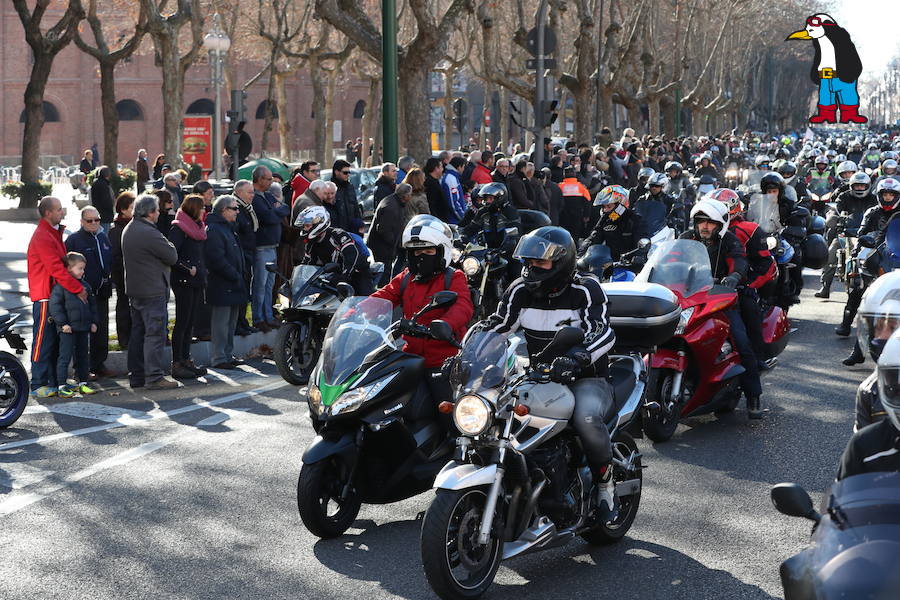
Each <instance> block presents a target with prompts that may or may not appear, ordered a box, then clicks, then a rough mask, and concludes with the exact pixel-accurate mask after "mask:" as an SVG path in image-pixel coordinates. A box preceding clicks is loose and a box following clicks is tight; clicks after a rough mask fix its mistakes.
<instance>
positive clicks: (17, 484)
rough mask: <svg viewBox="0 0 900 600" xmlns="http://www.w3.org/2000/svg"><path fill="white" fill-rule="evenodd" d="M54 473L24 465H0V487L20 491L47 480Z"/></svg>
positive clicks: (14, 463)
mask: <svg viewBox="0 0 900 600" xmlns="http://www.w3.org/2000/svg"><path fill="white" fill-rule="evenodd" d="M55 472H56V471H45V470H44V469H38V468H37V467H32V466H31V465H29V464H26V463H17V462H11V463H0V486H3V487H5V488H9V489H11V490H18V489H22V488H23V487H27V486H29V485H32V484H34V483H37V482H39V481H43V480H44V479H47V478H48V477H50V476H51V475H53V474H54V473H55Z"/></svg>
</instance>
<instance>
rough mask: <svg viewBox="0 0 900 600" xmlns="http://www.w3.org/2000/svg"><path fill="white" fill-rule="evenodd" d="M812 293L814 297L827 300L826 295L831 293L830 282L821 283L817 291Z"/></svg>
mask: <svg viewBox="0 0 900 600" xmlns="http://www.w3.org/2000/svg"><path fill="white" fill-rule="evenodd" d="M813 295H814V296H815V297H816V298H824V299H826V300H827V299H828V297H829V296H830V295H831V284H828V285H826V284H824V283H823V284H822V287H821V288H819V291H818V292H816V293H815V294H813Z"/></svg>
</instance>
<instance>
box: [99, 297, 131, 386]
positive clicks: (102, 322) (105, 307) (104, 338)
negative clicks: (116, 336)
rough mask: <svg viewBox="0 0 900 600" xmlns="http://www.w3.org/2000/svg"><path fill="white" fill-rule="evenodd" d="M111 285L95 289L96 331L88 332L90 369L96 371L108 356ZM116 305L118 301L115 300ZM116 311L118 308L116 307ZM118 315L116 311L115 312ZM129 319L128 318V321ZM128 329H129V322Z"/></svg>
mask: <svg viewBox="0 0 900 600" xmlns="http://www.w3.org/2000/svg"><path fill="white" fill-rule="evenodd" d="M110 295H112V285H111V284H109V283H107V284H106V285H101V286H100V289H98V290H97V295H96V296H95V299H96V301H97V331H96V332H95V333H92V334H90V356H91V359H90V369H91V372H93V373H96V372H97V371H100V370H101V369H103V367H104V364H103V363H105V362H106V357H107V356H109V297H110ZM117 306H118V302H117ZM117 311H118V308H117ZM116 316H117V317H118V312H116ZM130 320H131V319H130V318H129V321H130ZM129 329H131V327H130V324H129Z"/></svg>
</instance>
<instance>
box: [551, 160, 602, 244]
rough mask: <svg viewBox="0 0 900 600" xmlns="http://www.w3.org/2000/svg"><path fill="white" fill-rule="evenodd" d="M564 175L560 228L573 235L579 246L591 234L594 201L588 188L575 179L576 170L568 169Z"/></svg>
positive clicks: (561, 187) (561, 186)
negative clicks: (582, 239) (590, 220)
mask: <svg viewBox="0 0 900 600" xmlns="http://www.w3.org/2000/svg"><path fill="white" fill-rule="evenodd" d="M554 158H555V157H554ZM564 175H565V179H563V181H562V183H561V184H560V186H559V187H560V189H561V190H562V196H563V207H562V211H561V212H560V215H559V219H560V223H559V226H560V227H562V228H563V229H566V230H567V231H568V232H569V233H570V234H572V239H574V240H575V243H576V244H578V242H579V241H580V240H581V238H582V237H584V236H585V235H586V234H587V233H589V231H586V230H588V229H590V225H589V223H588V220H589V219H590V216H591V206H592V204H593V202H592V201H593V199H592V198H591V195H590V193H589V192H588V191H587V188H585V187H584V186H583V185H581V182H579V181H578V179H576V178H575V169H573V168H572V167H566V169H565V172H564Z"/></svg>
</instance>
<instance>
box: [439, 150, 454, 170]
mask: <svg viewBox="0 0 900 600" xmlns="http://www.w3.org/2000/svg"><path fill="white" fill-rule="evenodd" d="M437 158H438V160H439V161H441V164H442V165H443V166H444V170H445V171H446V170H447V165H449V164H450V158H451V154H450V151H449V150H441V151H440V152H438V155H437Z"/></svg>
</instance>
